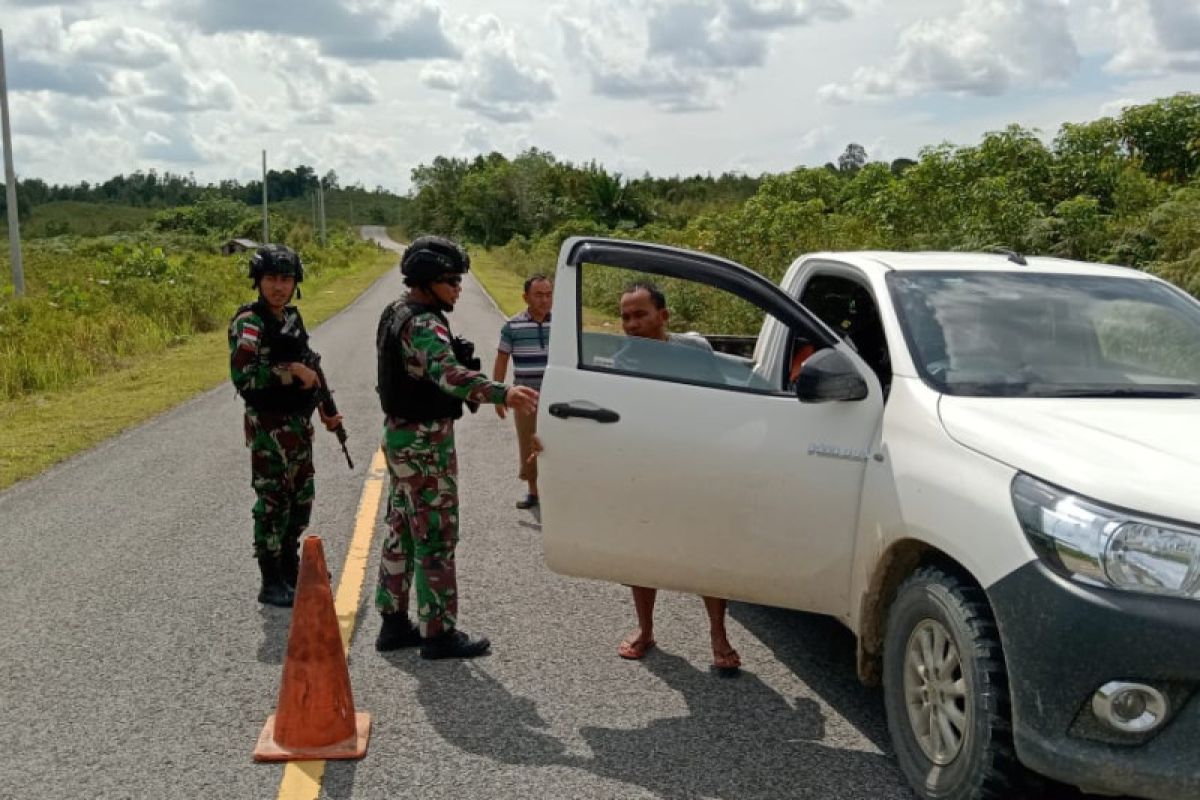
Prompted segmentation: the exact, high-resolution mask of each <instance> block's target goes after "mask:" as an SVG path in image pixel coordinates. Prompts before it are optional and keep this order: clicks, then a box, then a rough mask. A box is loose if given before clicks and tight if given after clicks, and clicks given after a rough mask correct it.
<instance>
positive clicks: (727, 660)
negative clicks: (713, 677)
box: [713, 648, 742, 673]
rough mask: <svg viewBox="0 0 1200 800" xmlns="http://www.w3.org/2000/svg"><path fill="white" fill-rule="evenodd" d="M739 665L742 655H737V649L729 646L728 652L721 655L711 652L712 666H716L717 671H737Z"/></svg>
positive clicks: (739, 667)
mask: <svg viewBox="0 0 1200 800" xmlns="http://www.w3.org/2000/svg"><path fill="white" fill-rule="evenodd" d="M741 666H742V657H741V656H739V655H738V651H737V650H734V649H732V648H730V650H729V652H728V653H726V654H725V655H721V656H719V655H716V654H715V653H714V654H713V667H714V668H716V670H717V671H718V672H725V673H729V672H737V671H738V670H739V669H741Z"/></svg>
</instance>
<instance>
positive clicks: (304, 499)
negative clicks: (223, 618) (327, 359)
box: [229, 304, 315, 566]
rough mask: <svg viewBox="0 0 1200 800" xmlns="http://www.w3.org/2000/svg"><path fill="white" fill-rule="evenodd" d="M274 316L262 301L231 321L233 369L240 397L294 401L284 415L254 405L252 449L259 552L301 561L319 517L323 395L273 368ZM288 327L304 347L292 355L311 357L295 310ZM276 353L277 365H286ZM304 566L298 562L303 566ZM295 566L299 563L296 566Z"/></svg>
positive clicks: (287, 316)
mask: <svg viewBox="0 0 1200 800" xmlns="http://www.w3.org/2000/svg"><path fill="white" fill-rule="evenodd" d="M269 313H270V311H269V310H268V309H266V308H265V307H263V306H262V305H260V304H255V305H253V306H248V307H243V308H242V309H240V310H239V312H238V313H237V314H236V315H235V316H234V318H233V320H232V321H231V322H230V324H229V364H230V374H231V377H232V379H233V385H234V386H235V387H237V390H238V392H240V393H242V394H243V395H245V394H246V393H247V392H249V393H251V394H250V396H253V393H254V392H255V391H261V390H267V391H273V392H281V393H283V394H282V396H283V397H285V398H288V397H289V396H290V399H289V400H286V401H285V406H296V407H297V408H294V409H290V410H280V411H265V410H256V409H255V408H254V407H252V404H251V401H250V400H249V399H248V400H247V403H246V416H245V425H244V427H245V435H246V446H247V447H249V448H250V474H251V483H252V485H253V486H254V492H255V494H256V495H257V496H258V500H257V502H255V504H254V511H253V514H254V555H255V557H256V558H264V557H271V558H280V557H282V558H283V560H284V562H285V564H286V563H287V562H289V561H291V560H293V559H294V558H295V557H296V549H297V547H298V545H299V541H300V537H301V536H302V535H303V534H304V530H305V529H306V528H307V527H308V522H309V518H310V517H311V515H312V504H313V495H314V480H313V476H314V472H313V459H312V440H313V426H312V423H311V422H310V421H309V419H310V417H311V416H312V412H313V406H314V405H315V398H314V397H313V396H312V393H311V392H308V391H305V390H303V389H302V388H301V387H300V384H299V381H297V380H294V379H293V378H292V376H291V374H290V373H288V372H287V371H286V370H285V369H283V368H281V367H278V366H272V355H271V353H270V352H269V350H270V348H269V346H266V347H264V346H263V340H264V338H266V335H267V328H266V324H267V321H266V320H265V319H264V316H265V315H266V314H269ZM280 327H281V329H282V330H283V331H285V332H288V333H289V334H291V335H292V337H291V340H292V341H294V342H300V343H301V344H302V346H303V351H304V352H298V353H294V354H291V353H290V354H286V356H285V357H286V358H287V360H300V357H301V356H303V355H304V354H305V353H307V352H308V349H307V348H308V346H307V340H308V334H307V332H305V330H304V321H303V320H302V319H301V317H300V312H299V311H298V310H297V309H296V308H295V307H294V306H287V307H286V308H285V309H284V318H283V320H282V323H281V325H280ZM279 355H280V354H278V353H277V354H276V358H275V359H274V360H275V361H279V360H280V359H279ZM297 564H298V562H297ZM289 566H294V565H289Z"/></svg>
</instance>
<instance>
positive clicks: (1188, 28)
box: [1093, 0, 1200, 75]
mask: <svg viewBox="0 0 1200 800" xmlns="http://www.w3.org/2000/svg"><path fill="white" fill-rule="evenodd" d="M1093 13H1094V14H1095V15H1096V16H1097V17H1104V18H1105V19H1106V21H1107V24H1108V25H1109V26H1110V30H1112V31H1113V32H1114V33H1115V35H1116V39H1117V43H1118V46H1117V50H1116V52H1115V53H1114V54H1113V56H1112V58H1111V59H1109V61H1108V63H1107V64H1106V65H1105V68H1106V69H1107V70H1109V71H1110V72H1113V73H1115V74H1123V75H1128V74H1136V73H1151V74H1162V73H1168V72H1200V3H1196V2H1194V0H1111V2H1110V4H1109V7H1108V9H1107V13H1105V12H1104V11H1101V10H1099V9H1097V10H1095V11H1094V12H1093Z"/></svg>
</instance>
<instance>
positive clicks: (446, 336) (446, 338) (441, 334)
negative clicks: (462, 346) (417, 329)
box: [433, 324, 450, 344]
mask: <svg viewBox="0 0 1200 800" xmlns="http://www.w3.org/2000/svg"><path fill="white" fill-rule="evenodd" d="M433 332H434V333H436V334H437V337H438V338H439V339H441V340H442V341H443V342H446V343H447V344H449V342H450V329H449V328H447V327H446V326H445V325H437V324H434V326H433Z"/></svg>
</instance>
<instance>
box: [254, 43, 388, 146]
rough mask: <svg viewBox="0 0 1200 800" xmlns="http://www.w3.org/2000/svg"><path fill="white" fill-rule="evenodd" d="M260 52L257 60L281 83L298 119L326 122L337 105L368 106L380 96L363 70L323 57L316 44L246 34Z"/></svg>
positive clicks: (368, 73) (333, 117)
mask: <svg viewBox="0 0 1200 800" xmlns="http://www.w3.org/2000/svg"><path fill="white" fill-rule="evenodd" d="M247 39H248V41H249V42H250V44H251V46H252V47H253V48H254V50H255V51H256V52H258V53H260V56H259V62H260V63H261V64H262V66H263V68H264V69H265V70H266V71H268V72H271V73H273V74H274V75H275V76H276V77H277V78H278V79H279V80H280V81H281V82H282V83H283V86H284V90H285V93H286V96H287V100H288V106H289V107H290V108H291V109H292V110H293V111H295V112H297V113H298V115H299V116H298V119H299V121H301V122H305V123H310V124H319V123H328V122H332V121H333V120H334V119H335V115H334V107H335V106H339V105H370V104H372V103H375V102H376V101H377V100H378V99H379V85H378V83H377V82H376V80H375V78H374V77H373V76H372V75H371V73H370V72H368V71H367V70H365V69H362V68H359V67H350V66H347V65H346V64H344V63H342V62H341V61H338V60H336V59H330V58H324V57H322V56H321V55H320V54H319V52H318V49H317V46H316V44H314V43H312V42H307V41H303V40H287V39H282V38H280V37H276V36H268V35H266V34H260V33H256V34H249V35H248V36H247Z"/></svg>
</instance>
